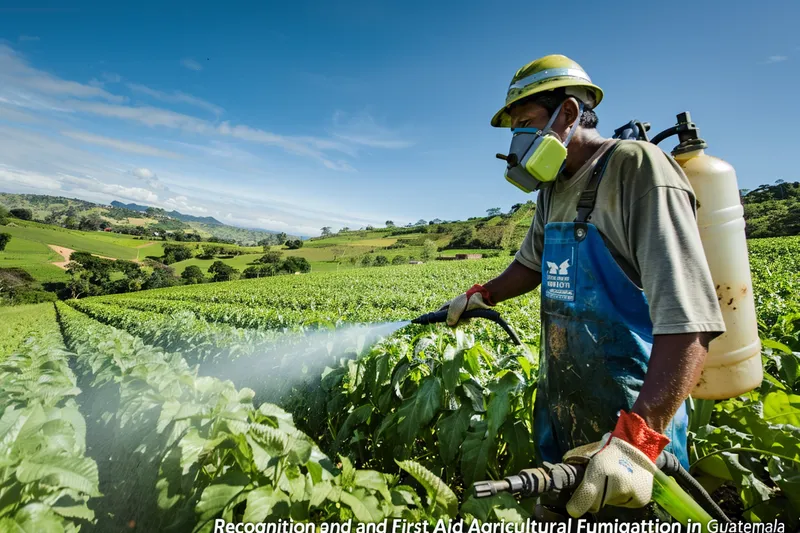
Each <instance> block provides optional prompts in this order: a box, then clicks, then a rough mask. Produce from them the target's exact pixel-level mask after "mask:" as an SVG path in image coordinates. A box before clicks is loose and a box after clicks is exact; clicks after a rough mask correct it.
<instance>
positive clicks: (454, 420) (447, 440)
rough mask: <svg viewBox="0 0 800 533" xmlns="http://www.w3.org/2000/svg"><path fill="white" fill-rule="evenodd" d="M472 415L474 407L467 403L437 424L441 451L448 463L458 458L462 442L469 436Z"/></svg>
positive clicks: (445, 461)
mask: <svg viewBox="0 0 800 533" xmlns="http://www.w3.org/2000/svg"><path fill="white" fill-rule="evenodd" d="M471 416H472V409H470V408H469V407H468V406H467V405H466V404H462V405H461V407H460V408H459V409H458V410H457V411H455V412H454V413H452V414H450V415H448V416H446V417H444V418H442V419H441V420H439V422H438V423H437V424H436V436H437V438H438V440H439V452H440V453H441V454H442V459H443V460H444V463H445V464H446V465H451V464H453V463H454V462H455V460H456V459H457V458H458V451H459V449H460V448H461V443H463V442H464V438H465V437H466V436H467V430H468V429H469V419H470V417H471Z"/></svg>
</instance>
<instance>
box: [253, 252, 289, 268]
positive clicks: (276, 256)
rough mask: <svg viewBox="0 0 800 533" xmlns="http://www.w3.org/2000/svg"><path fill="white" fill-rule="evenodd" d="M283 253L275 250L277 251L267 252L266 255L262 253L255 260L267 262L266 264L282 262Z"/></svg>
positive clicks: (262, 262)
mask: <svg viewBox="0 0 800 533" xmlns="http://www.w3.org/2000/svg"><path fill="white" fill-rule="evenodd" d="M282 255H283V254H282V253H281V252H275V251H273V252H267V253H265V254H264V255H262V256H261V257H259V258H258V259H256V260H255V262H256V263H261V264H265V265H266V264H276V263H280V261H281V256H282Z"/></svg>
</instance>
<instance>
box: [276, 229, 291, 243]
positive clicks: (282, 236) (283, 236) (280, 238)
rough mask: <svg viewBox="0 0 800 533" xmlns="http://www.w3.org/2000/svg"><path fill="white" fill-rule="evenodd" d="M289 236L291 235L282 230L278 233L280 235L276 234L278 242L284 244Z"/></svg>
mask: <svg viewBox="0 0 800 533" xmlns="http://www.w3.org/2000/svg"><path fill="white" fill-rule="evenodd" d="M288 238H289V236H288V235H286V234H285V233H284V232H280V233H278V235H277V236H276V240H277V241H278V244H283V243H285V242H286V239H288Z"/></svg>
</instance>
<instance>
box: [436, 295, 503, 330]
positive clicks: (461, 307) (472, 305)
mask: <svg viewBox="0 0 800 533" xmlns="http://www.w3.org/2000/svg"><path fill="white" fill-rule="evenodd" d="M493 305H494V303H492V301H491V298H490V297H489V291H487V290H486V289H485V288H484V287H483V286H481V285H473V286H472V288H470V289H469V290H468V291H467V292H465V293H464V294H460V295H458V296H456V297H455V298H453V299H452V300H450V301H449V302H447V303H446V304H444V305H443V306H442V307H441V308H440V309H439V311H443V310H445V309H447V325H448V326H450V327H454V326H455V325H456V324H458V321H459V320H460V319H461V315H462V314H463V313H464V312H465V311H472V310H473V309H489V307H490V306H493Z"/></svg>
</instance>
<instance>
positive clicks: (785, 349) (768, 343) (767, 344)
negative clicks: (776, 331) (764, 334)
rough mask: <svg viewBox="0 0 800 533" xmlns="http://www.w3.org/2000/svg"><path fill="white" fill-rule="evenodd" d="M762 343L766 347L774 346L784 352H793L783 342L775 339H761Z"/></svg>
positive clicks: (773, 347)
mask: <svg viewBox="0 0 800 533" xmlns="http://www.w3.org/2000/svg"><path fill="white" fill-rule="evenodd" d="M761 345H762V346H764V347H765V348H772V349H774V350H780V351H781V352H783V353H787V354H790V355H791V353H792V349H791V348H789V347H788V346H786V345H785V344H783V343H782V342H778V341H776V340H774V339H761Z"/></svg>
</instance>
